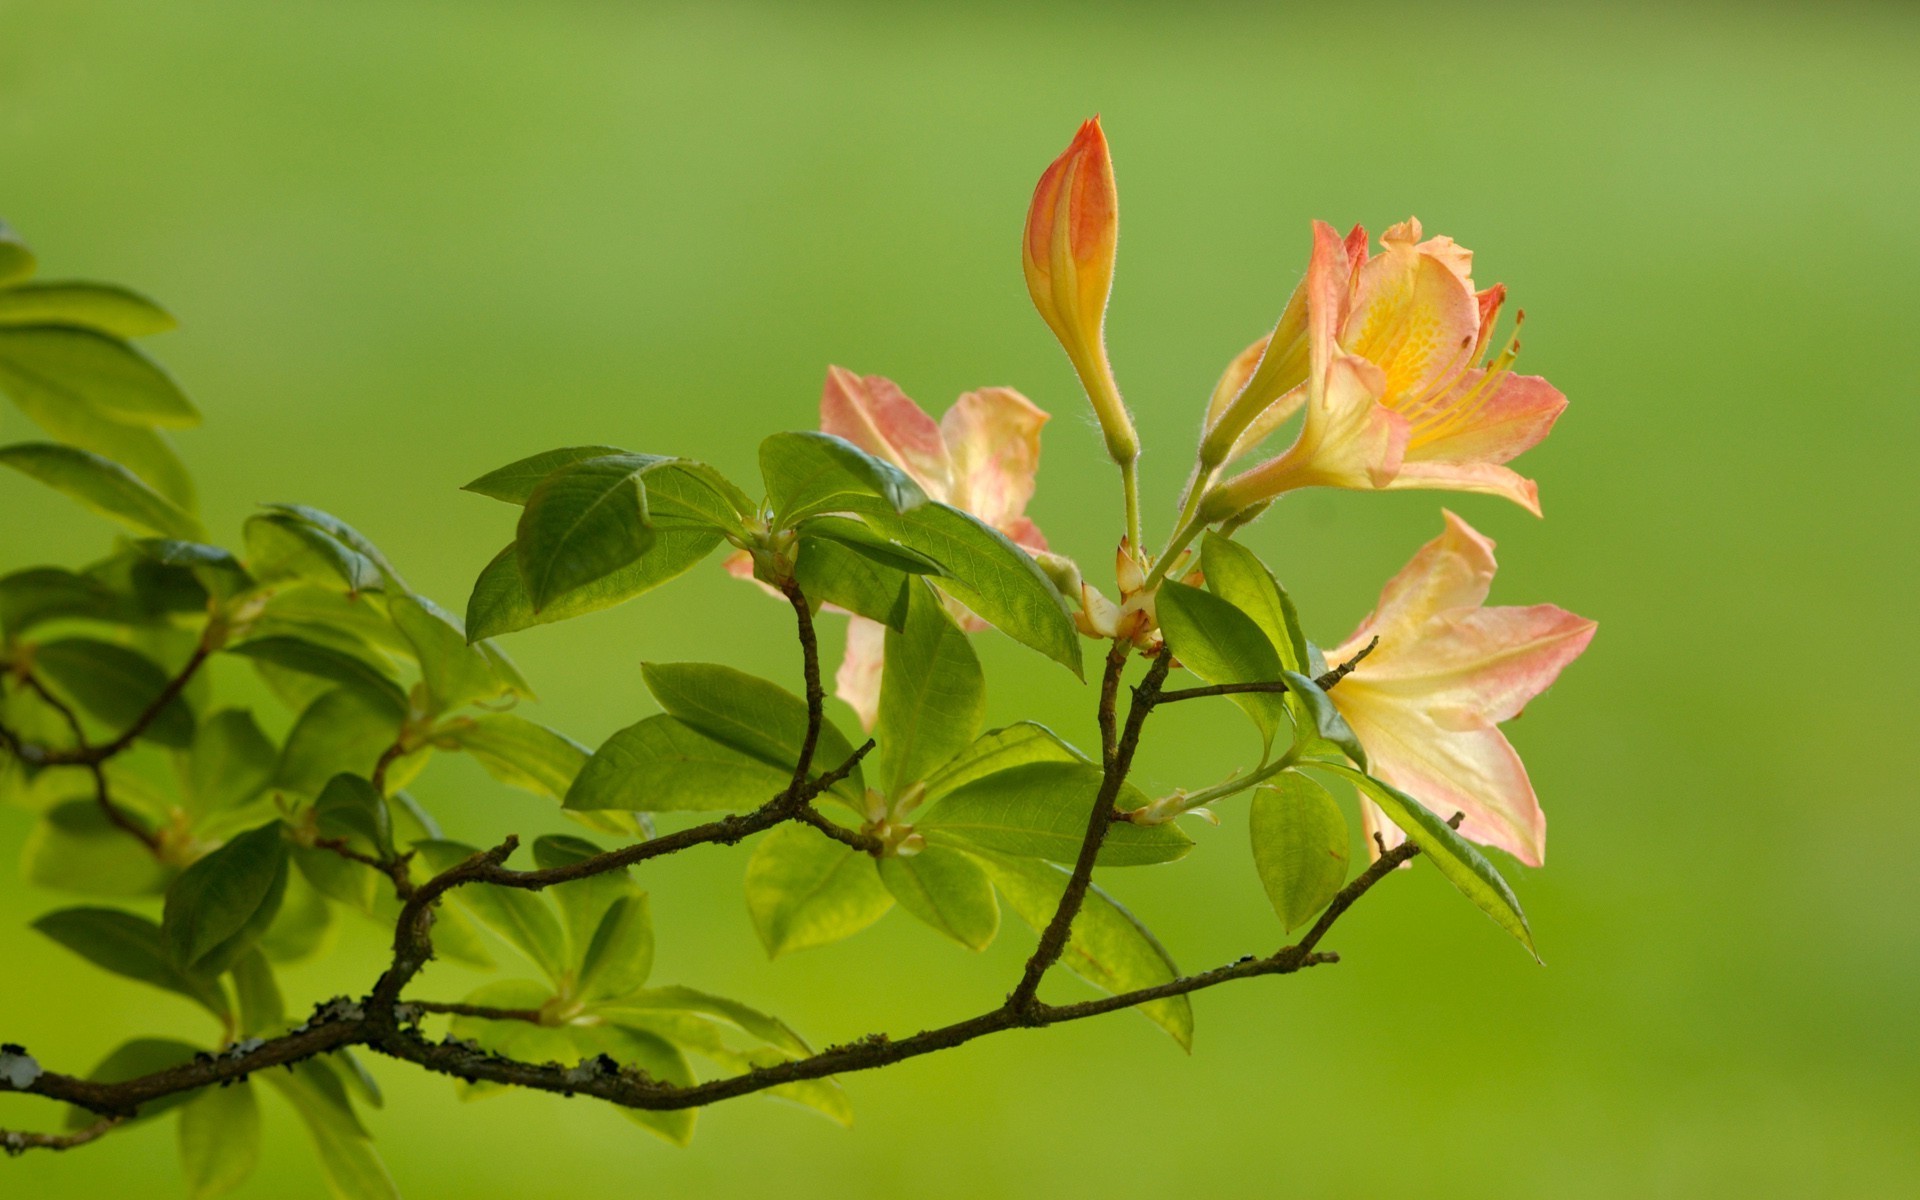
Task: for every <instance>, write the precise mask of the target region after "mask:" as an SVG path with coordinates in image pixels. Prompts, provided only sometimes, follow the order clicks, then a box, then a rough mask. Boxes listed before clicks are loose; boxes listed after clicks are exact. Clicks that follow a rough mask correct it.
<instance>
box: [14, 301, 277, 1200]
mask: <svg viewBox="0 0 1920 1200" xmlns="http://www.w3.org/2000/svg"><path fill="white" fill-rule="evenodd" d="M0 294H4V293H0ZM179 1135H180V1174H181V1175H182V1177H183V1178H184V1179H185V1181H186V1185H187V1195H189V1196H191V1197H193V1200H208V1198H209V1197H212V1196H224V1195H226V1194H227V1193H228V1192H230V1191H232V1190H233V1189H235V1188H237V1187H239V1186H240V1185H241V1184H243V1183H245V1182H246V1181H247V1177H248V1176H250V1175H252V1174H253V1168H254V1166H255V1165H256V1164H257V1163H258V1162H259V1161H260V1102H259V1101H258V1100H256V1099H255V1098H254V1095H253V1085H252V1084H250V1083H248V1082H247V1081H246V1080H244V1079H242V1080H240V1081H239V1082H237V1083H232V1084H228V1085H227V1086H225V1087H210V1088H202V1089H201V1090H200V1091H198V1092H195V1093H194V1094H193V1098H192V1101H191V1102H190V1103H189V1104H188V1105H187V1106H186V1108H184V1109H183V1110H181V1113H180V1130H179Z"/></svg>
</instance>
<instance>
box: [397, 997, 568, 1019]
mask: <svg viewBox="0 0 1920 1200" xmlns="http://www.w3.org/2000/svg"><path fill="white" fill-rule="evenodd" d="M407 1003H408V1004H410V1005H412V1006H413V1007H414V1008H417V1009H419V1010H420V1011H421V1012H423V1013H442V1014H445V1015H447V1016H454V1017H480V1018H482V1019H483V1020H488V1021H526V1022H528V1023H529V1024H533V1025H538V1024H540V1023H541V1020H540V1010H539V1009H537V1008H493V1007H491V1006H490V1005H485V1004H447V1003H444V1002H441V1001H437V1000H409V1001H407Z"/></svg>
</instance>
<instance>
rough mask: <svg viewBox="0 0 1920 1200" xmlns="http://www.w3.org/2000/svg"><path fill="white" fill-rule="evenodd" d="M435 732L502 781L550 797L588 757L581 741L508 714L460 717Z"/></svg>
mask: <svg viewBox="0 0 1920 1200" xmlns="http://www.w3.org/2000/svg"><path fill="white" fill-rule="evenodd" d="M439 736H440V737H442V738H444V739H446V740H447V741H449V742H451V743H452V744H453V745H454V746H455V747H456V748H458V749H461V750H465V751H466V752H467V753H468V754H471V755H473V757H474V759H475V761H477V762H478V763H479V764H480V765H481V766H482V767H485V768H486V771H487V774H489V775H491V776H493V777H494V778H495V779H498V780H499V781H500V782H501V783H504V784H506V785H507V786H509V787H517V788H520V789H522V790H524V791H529V792H532V793H533V794H534V795H536V796H545V797H547V798H548V799H549V800H560V799H561V798H563V797H564V796H566V794H567V791H568V789H570V788H571V787H572V786H573V781H574V778H575V777H576V776H578V775H579V774H580V768H581V767H583V766H585V765H586V761H587V748H586V747H585V746H582V745H581V744H580V743H579V742H576V741H574V740H573V739H572V738H570V737H567V736H566V735H564V734H560V733H556V732H554V731H553V730H551V729H548V728H547V727H546V726H545V725H539V724H535V723H534V722H532V721H529V720H527V719H526V718H525V717H518V716H515V715H514V714H512V713H489V714H487V715H486V716H483V717H462V718H460V719H459V720H456V721H453V722H451V723H450V724H448V725H447V726H446V727H445V728H443V729H442V730H441V731H440V734H439Z"/></svg>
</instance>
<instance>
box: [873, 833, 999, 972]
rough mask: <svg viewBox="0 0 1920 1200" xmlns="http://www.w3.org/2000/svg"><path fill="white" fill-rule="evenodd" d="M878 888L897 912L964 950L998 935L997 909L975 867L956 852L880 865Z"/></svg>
mask: <svg viewBox="0 0 1920 1200" xmlns="http://www.w3.org/2000/svg"><path fill="white" fill-rule="evenodd" d="M880 882H881V883H884V884H885V885H886V887H887V890H888V891H889V892H891V893H893V898H894V899H895V900H898V901H899V902H900V907H901V908H904V909H906V910H907V911H908V912H910V913H912V914H913V915H914V916H916V917H919V918H920V919H921V920H922V921H925V922H926V923H927V924H928V925H931V926H932V927H933V928H935V929H937V930H939V931H940V932H941V933H944V934H946V935H947V936H948V937H950V938H952V939H953V940H954V941H956V942H959V943H960V944H961V945H962V946H965V947H967V949H969V950H984V949H986V948H987V946H988V944H990V943H991V942H992V941H993V935H994V934H996V933H998V932H999V931H1000V905H999V903H998V902H997V901H996V900H994V898H993V883H992V881H991V880H989V879H988V878H987V873H986V871H985V870H983V869H982V868H981V866H980V864H979V863H977V862H975V861H974V860H973V859H971V858H969V857H967V856H966V855H964V854H962V853H960V852H959V851H958V850H949V849H947V848H946V847H944V846H928V847H927V848H926V849H924V850H922V851H921V852H920V853H918V854H915V855H913V856H912V857H910V858H903V857H896V856H893V855H889V856H888V857H886V858H883V859H881V860H880Z"/></svg>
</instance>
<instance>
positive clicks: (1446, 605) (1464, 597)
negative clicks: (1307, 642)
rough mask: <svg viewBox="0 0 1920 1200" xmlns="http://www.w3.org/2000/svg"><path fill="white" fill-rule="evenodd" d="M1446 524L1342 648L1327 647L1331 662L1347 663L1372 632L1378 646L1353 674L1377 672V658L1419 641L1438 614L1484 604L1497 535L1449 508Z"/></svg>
mask: <svg viewBox="0 0 1920 1200" xmlns="http://www.w3.org/2000/svg"><path fill="white" fill-rule="evenodd" d="M1441 515H1442V516H1444V517H1445V518H1446V527H1445V529H1443V530H1442V531H1441V534H1440V536H1439V537H1437V538H1435V539H1433V540H1432V541H1431V542H1428V543H1427V544H1426V545H1424V546H1422V547H1420V549H1419V550H1418V551H1416V552H1415V553H1414V556H1413V557H1412V558H1411V559H1409V560H1407V565H1406V566H1404V567H1401V568H1400V570H1399V572H1398V573H1397V574H1395V575H1394V577H1393V578H1392V579H1389V580H1388V581H1387V586H1386V587H1384V588H1382V589H1381V590H1380V603H1379V604H1377V605H1375V606H1374V609H1373V611H1372V612H1371V613H1368V614H1367V618H1366V619H1365V620H1364V621H1362V622H1360V627H1359V628H1358V629H1356V630H1354V631H1353V636H1352V637H1350V638H1348V639H1347V640H1346V641H1345V642H1344V643H1342V644H1341V645H1340V646H1339V647H1337V648H1335V649H1333V650H1329V651H1327V661H1329V662H1344V661H1345V660H1347V659H1348V658H1351V657H1352V656H1353V655H1354V653H1355V652H1357V651H1358V650H1359V649H1360V647H1361V646H1364V645H1366V643H1367V641H1368V640H1369V639H1370V638H1372V637H1373V636H1374V635H1376V634H1377V635H1379V637H1380V642H1381V645H1380V648H1379V650H1377V651H1375V652H1374V654H1373V655H1371V656H1369V657H1368V659H1367V660H1366V662H1364V663H1362V664H1361V665H1360V667H1359V668H1358V669H1356V671H1355V672H1354V674H1355V675H1356V676H1359V675H1360V673H1361V672H1363V671H1364V672H1371V671H1378V670H1380V669H1381V666H1382V664H1381V663H1380V662H1376V661H1375V660H1376V659H1382V660H1386V661H1391V660H1392V658H1393V657H1394V656H1395V655H1397V654H1400V653H1402V652H1403V650H1404V648H1405V647H1407V646H1409V645H1411V644H1412V643H1414V642H1416V641H1417V640H1418V639H1419V636H1420V634H1421V630H1422V627H1423V626H1425V625H1426V624H1427V623H1428V622H1429V621H1431V620H1432V619H1433V618H1434V616H1435V615H1437V614H1439V613H1442V612H1445V611H1446V610H1448V609H1454V608H1474V607H1477V606H1479V605H1480V604H1482V603H1483V602H1485V600H1486V598H1487V592H1488V591H1489V590H1490V589H1491V588H1492V587H1493V573H1494V570H1495V569H1496V567H1497V564H1496V563H1495V562H1494V557H1493V539H1492V538H1489V537H1486V536H1484V535H1482V534H1481V533H1480V532H1479V531H1478V530H1476V529H1474V527H1473V526H1471V525H1469V524H1467V523H1466V522H1465V521H1462V520H1461V519H1460V518H1459V517H1457V516H1455V515H1454V514H1453V513H1451V512H1448V511H1447V510H1445V509H1442V510H1441Z"/></svg>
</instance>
